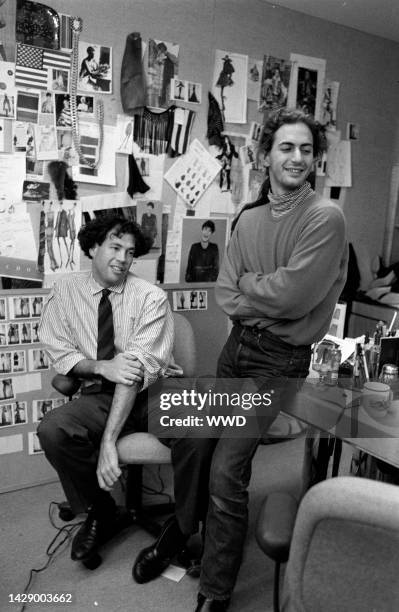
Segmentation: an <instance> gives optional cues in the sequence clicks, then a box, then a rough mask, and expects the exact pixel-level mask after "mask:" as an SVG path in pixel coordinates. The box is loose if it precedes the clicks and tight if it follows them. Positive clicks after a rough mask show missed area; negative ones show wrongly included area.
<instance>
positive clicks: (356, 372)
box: [353, 344, 362, 389]
mask: <svg viewBox="0 0 399 612" xmlns="http://www.w3.org/2000/svg"><path fill="white" fill-rule="evenodd" d="M360 374H361V365H360V344H356V351H355V362H354V364H353V386H354V387H355V389H360V388H361V386H362V381H361V376H360Z"/></svg>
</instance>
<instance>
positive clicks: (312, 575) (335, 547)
mask: <svg viewBox="0 0 399 612" xmlns="http://www.w3.org/2000/svg"><path fill="white" fill-rule="evenodd" d="M398 570H399V488H398V487H397V486H394V485H391V484H386V483H382V482H377V481H373V480H368V479H366V478H356V477H353V476H352V477H346V476H342V477H338V478H331V479H329V480H325V481H323V482H321V483H319V484H317V485H315V486H314V487H312V488H311V489H310V490H309V491H308V492H307V493H306V495H305V496H304V498H303V499H302V502H301V504H300V507H299V510H298V515H297V519H296V522H295V527H294V532H293V536H292V542H291V549H290V556H289V560H288V564H287V568H286V573H285V580H284V588H283V597H282V601H283V605H282V610H283V612H305V611H306V612H320V610H322V611H323V612H336V611H337V610H350V611H351V612H367V611H370V612H371V611H372V610H380V611H381V612H391V611H392V612H393V611H394V610H399V581H398V578H397V574H398Z"/></svg>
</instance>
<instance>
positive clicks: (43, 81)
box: [15, 43, 71, 89]
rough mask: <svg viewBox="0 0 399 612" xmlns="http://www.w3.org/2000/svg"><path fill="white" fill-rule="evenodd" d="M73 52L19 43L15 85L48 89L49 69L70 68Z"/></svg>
mask: <svg viewBox="0 0 399 612" xmlns="http://www.w3.org/2000/svg"><path fill="white" fill-rule="evenodd" d="M70 67H71V54H70V53H68V52H66V51H57V50H54V49H42V48H41V47H33V46H32V45H25V44H23V43H17V59H16V62H15V85H18V86H19V87H34V88H35V89H47V80H48V79H47V76H48V69H49V68H55V69H57V70H60V69H63V70H69V69H70Z"/></svg>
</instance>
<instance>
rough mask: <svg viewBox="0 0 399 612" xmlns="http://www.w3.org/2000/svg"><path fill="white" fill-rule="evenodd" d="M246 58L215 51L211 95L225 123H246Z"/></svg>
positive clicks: (237, 54)
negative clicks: (217, 104)
mask: <svg viewBox="0 0 399 612" xmlns="http://www.w3.org/2000/svg"><path fill="white" fill-rule="evenodd" d="M247 72H248V56H247V55H241V54H239V53H230V52H226V51H221V50H220V49H216V51H215V65H214V72H213V80H212V93H213V95H214V96H215V98H216V100H217V101H218V103H219V107H220V110H221V113H222V115H223V118H224V120H225V122H226V123H246V122H247Z"/></svg>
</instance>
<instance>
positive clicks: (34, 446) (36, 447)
mask: <svg viewBox="0 0 399 612" xmlns="http://www.w3.org/2000/svg"><path fill="white" fill-rule="evenodd" d="M28 453H29V455H38V454H40V453H43V449H42V447H41V446H40V440H39V436H38V435H37V433H36V432H35V431H30V432H29V433H28Z"/></svg>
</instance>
